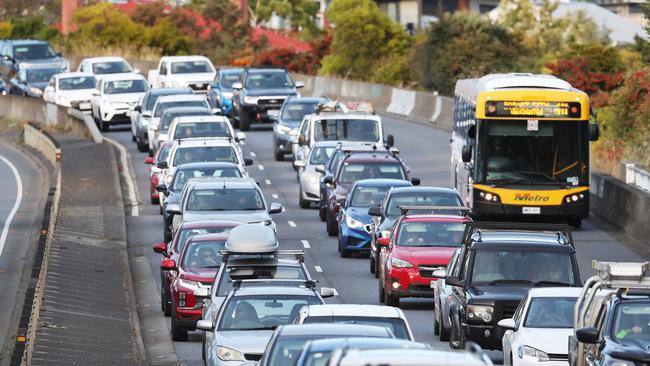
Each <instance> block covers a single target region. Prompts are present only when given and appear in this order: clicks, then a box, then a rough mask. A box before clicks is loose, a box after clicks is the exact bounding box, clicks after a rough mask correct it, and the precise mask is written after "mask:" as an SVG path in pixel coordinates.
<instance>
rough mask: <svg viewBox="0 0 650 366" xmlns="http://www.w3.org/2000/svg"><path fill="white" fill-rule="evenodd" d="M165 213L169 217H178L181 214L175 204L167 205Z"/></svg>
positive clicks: (179, 208)
mask: <svg viewBox="0 0 650 366" xmlns="http://www.w3.org/2000/svg"><path fill="white" fill-rule="evenodd" d="M166 211H167V213H168V214H171V215H180V214H181V206H179V205H177V204H173V203H171V204H169V205H167V210H166Z"/></svg>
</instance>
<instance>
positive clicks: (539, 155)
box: [479, 120, 588, 186]
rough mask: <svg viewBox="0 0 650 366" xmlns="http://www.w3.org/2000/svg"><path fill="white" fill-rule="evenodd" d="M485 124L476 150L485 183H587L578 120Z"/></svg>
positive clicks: (584, 148)
mask: <svg viewBox="0 0 650 366" xmlns="http://www.w3.org/2000/svg"><path fill="white" fill-rule="evenodd" d="M486 125H487V129H486V130H487V131H486V132H487V133H486V134H484V135H483V136H482V138H483V139H484V141H485V143H481V145H482V146H483V149H481V150H480V151H479V165H482V166H480V167H479V174H481V175H480V176H482V177H484V179H485V183H486V184H495V185H508V184H531V185H543V184H551V185H562V186H577V185H579V184H587V181H588V177H587V176H586V175H587V167H586V164H587V161H586V159H587V153H588V151H587V146H586V145H587V143H586V141H585V142H583V141H582V139H581V137H580V136H581V134H580V129H581V126H582V123H580V122H576V121H538V122H536V121H525V120H523V121H522V120H514V121H513V120H508V121H504V120H496V121H492V120H490V121H487V122H486ZM583 135H584V134H583ZM479 138H481V137H479ZM481 163H482V164H481Z"/></svg>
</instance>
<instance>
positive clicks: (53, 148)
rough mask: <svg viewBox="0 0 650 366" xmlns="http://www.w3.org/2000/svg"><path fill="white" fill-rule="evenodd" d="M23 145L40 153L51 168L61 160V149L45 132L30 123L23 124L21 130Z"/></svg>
mask: <svg viewBox="0 0 650 366" xmlns="http://www.w3.org/2000/svg"><path fill="white" fill-rule="evenodd" d="M23 138H24V142H25V145H27V146H30V147H32V148H33V149H35V150H37V151H38V152H40V153H41V154H42V155H43V156H44V157H45V158H46V159H47V160H48V161H49V162H50V163H52V166H56V165H57V163H58V162H59V161H60V160H61V147H60V146H59V143H58V142H57V141H56V139H54V137H52V135H50V134H49V133H48V132H47V131H45V130H43V129H42V128H41V127H39V126H37V125H35V124H34V123H32V122H25V126H24V130H23Z"/></svg>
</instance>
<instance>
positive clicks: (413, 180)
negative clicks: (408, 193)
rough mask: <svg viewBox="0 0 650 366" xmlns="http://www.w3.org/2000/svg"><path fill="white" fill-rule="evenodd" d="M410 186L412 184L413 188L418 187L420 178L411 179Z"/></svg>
mask: <svg viewBox="0 0 650 366" xmlns="http://www.w3.org/2000/svg"><path fill="white" fill-rule="evenodd" d="M411 184H413V185H414V186H419V185H420V178H411Z"/></svg>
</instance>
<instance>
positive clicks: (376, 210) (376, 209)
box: [368, 206, 382, 217]
mask: <svg viewBox="0 0 650 366" xmlns="http://www.w3.org/2000/svg"><path fill="white" fill-rule="evenodd" d="M368 215H370V216H379V217H381V216H382V214H381V206H370V208H369V209H368Z"/></svg>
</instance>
